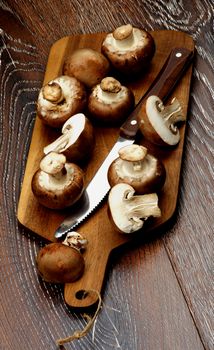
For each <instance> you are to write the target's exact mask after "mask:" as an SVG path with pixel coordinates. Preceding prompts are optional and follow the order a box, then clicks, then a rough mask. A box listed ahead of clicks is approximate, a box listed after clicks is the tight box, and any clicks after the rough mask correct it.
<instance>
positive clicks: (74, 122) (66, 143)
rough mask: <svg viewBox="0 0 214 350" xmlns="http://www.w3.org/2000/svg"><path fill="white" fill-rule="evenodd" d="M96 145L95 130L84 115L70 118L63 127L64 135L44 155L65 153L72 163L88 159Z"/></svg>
mask: <svg viewBox="0 0 214 350" xmlns="http://www.w3.org/2000/svg"><path fill="white" fill-rule="evenodd" d="M94 143H95V137H94V129H93V126H92V124H91V122H90V121H89V120H88V118H86V117H85V115H84V114H83V113H78V114H75V115H73V116H72V117H70V118H69V119H68V120H67V121H66V122H65V124H64V125H63V127H62V135H61V136H60V137H58V139H56V140H55V141H54V142H52V143H51V144H49V145H48V146H46V147H45V148H44V153H45V154H48V153H50V152H57V153H63V154H64V155H65V156H66V159H67V160H69V161H70V162H74V163H75V162H79V161H83V160H85V159H88V158H89V156H90V154H91V152H92V150H93V148H94Z"/></svg>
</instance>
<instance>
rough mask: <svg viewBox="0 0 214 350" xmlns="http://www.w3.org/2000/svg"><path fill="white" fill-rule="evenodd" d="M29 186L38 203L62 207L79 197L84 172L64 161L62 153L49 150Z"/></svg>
mask: <svg viewBox="0 0 214 350" xmlns="http://www.w3.org/2000/svg"><path fill="white" fill-rule="evenodd" d="M31 187H32V192H33V194H34V196H35V197H36V198H37V200H38V202H39V203H40V204H42V205H44V206H45V207H47V208H50V209H63V208H66V207H69V206H71V205H73V204H74V203H75V202H76V201H77V200H78V199H79V198H80V197H81V195H82V193H83V190H84V174H83V171H82V169H81V168H80V167H79V166H77V165H76V164H74V163H68V162H66V157H65V156H64V155H63V154H58V153H55V152H51V153H49V154H48V155H46V156H45V157H44V158H43V159H42V160H41V162H40V169H39V170H37V171H36V173H35V174H34V175H33V178H32V182H31Z"/></svg>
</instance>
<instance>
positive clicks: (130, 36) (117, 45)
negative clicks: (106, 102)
mask: <svg viewBox="0 0 214 350" xmlns="http://www.w3.org/2000/svg"><path fill="white" fill-rule="evenodd" d="M101 51H102V53H103V54H104V55H105V56H106V57H107V58H108V59H109V61H110V62H111V63H112V65H113V66H114V67H115V68H116V70H118V71H119V72H122V73H123V74H125V75H126V76H132V75H133V74H134V75H136V74H137V73H139V72H143V71H144V72H145V71H146V69H147V68H148V65H149V64H150V62H151V60H152V58H153V56H154V54H155V42H154V39H153V37H152V36H151V34H149V33H148V32H147V31H145V30H143V29H139V28H135V27H133V26H132V25H131V24H127V25H123V26H121V27H118V28H116V29H115V30H114V32H113V33H109V34H107V35H106V37H105V39H104V40H103V42H102V48H101Z"/></svg>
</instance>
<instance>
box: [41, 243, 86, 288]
mask: <svg viewBox="0 0 214 350" xmlns="http://www.w3.org/2000/svg"><path fill="white" fill-rule="evenodd" d="M36 263H37V269H38V272H39V275H40V276H41V277H42V279H43V280H44V281H46V282H50V283H71V282H74V281H76V280H77V279H79V278H80V277H81V276H82V274H83V272H84V268H85V262H84V258H83V256H82V254H81V253H80V252H79V251H78V250H77V249H75V248H72V247H69V246H67V245H64V244H62V243H58V242H57V243H50V244H47V245H46V246H44V247H43V248H42V249H40V251H39V253H38V255H37V259H36Z"/></svg>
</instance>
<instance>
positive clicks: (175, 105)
mask: <svg viewBox="0 0 214 350" xmlns="http://www.w3.org/2000/svg"><path fill="white" fill-rule="evenodd" d="M138 119H139V127H140V131H141V132H142V134H143V135H144V137H145V138H146V139H148V140H149V141H150V142H152V143H154V144H157V145H160V146H175V145H177V144H178V143H179V141H180V132H179V129H178V127H177V125H176V124H177V123H179V122H183V121H185V116H184V114H183V112H182V107H181V105H180V103H179V101H178V100H177V99H176V98H173V99H172V101H171V103H170V104H169V105H168V106H164V105H163V102H162V101H161V99H160V98H159V97H157V96H150V97H148V99H147V100H146V104H145V105H144V106H143V108H142V110H141V111H140V112H139V115H138Z"/></svg>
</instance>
